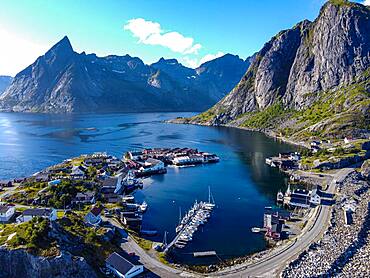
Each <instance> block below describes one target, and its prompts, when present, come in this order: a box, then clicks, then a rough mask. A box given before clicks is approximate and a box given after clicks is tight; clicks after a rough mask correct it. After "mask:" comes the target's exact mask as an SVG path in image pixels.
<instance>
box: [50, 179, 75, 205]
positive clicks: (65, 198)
mask: <svg viewBox="0 0 370 278" xmlns="http://www.w3.org/2000/svg"><path fill="white" fill-rule="evenodd" d="M77 192H78V190H77V188H76V186H75V185H74V184H73V183H72V182H71V181H69V180H62V181H61V183H60V184H59V185H55V186H51V187H50V189H49V190H48V194H51V195H52V196H51V198H49V200H48V206H49V207H53V208H63V207H64V206H66V205H69V204H70V203H71V201H72V198H73V197H74V196H75V195H76V194H77Z"/></svg>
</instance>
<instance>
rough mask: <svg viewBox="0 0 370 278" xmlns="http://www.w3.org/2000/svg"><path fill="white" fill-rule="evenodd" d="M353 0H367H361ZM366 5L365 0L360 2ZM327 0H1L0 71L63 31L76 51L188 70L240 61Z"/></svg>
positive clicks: (16, 67) (12, 70)
mask: <svg viewBox="0 0 370 278" xmlns="http://www.w3.org/2000/svg"><path fill="white" fill-rule="evenodd" d="M358 2H362V3H364V1H363V0H358ZM365 2H366V3H365V4H369V5H370V0H365ZM324 3H325V0H283V1H278V0H265V1H260V0H248V1H246V0H207V1H206V0H198V1H195V0H193V1H180V0H176V1H173V0H104V1H101V0H63V1H56V0H1V1H0V75H11V76H14V75H15V74H17V73H18V72H19V71H21V70H22V69H24V68H25V67H27V66H28V65H30V64H31V63H33V62H34V61H35V60H36V59H37V57H39V56H41V55H43V54H44V53H45V52H46V51H47V50H48V49H49V48H50V47H51V46H52V45H54V44H55V43H57V42H58V41H59V40H60V39H62V38H63V37H64V36H65V35H67V36H68V38H69V39H70V41H71V43H72V46H73V48H74V50H75V51H77V52H82V51H85V52H86V53H96V54H97V55H98V56H106V55H109V54H115V55H125V54H129V55H131V56H136V57H140V58H141V59H142V60H143V61H144V62H145V63H147V64H150V63H153V62H156V61H157V60H159V58H161V57H164V58H176V59H178V60H179V62H181V63H183V64H184V65H186V66H189V67H197V66H198V65H200V64H201V63H202V62H205V61H207V60H211V59H213V58H216V57H218V56H222V55H224V54H226V53H231V54H236V55H239V56H240V57H241V58H243V59H245V58H247V57H248V56H250V55H252V54H253V53H255V52H256V51H258V50H260V49H261V48H262V46H263V44H264V43H265V42H267V41H268V40H269V39H270V38H271V37H273V36H274V35H275V34H277V33H278V32H279V31H281V30H283V29H288V28H291V27H292V26H294V25H295V24H296V23H298V22H300V21H302V20H304V19H309V20H314V19H315V18H316V16H317V15H318V13H319V10H320V7H321V6H322V5H323V4H324Z"/></svg>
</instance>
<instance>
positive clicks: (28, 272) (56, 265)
mask: <svg viewBox="0 0 370 278" xmlns="http://www.w3.org/2000/svg"><path fill="white" fill-rule="evenodd" d="M0 277H1V278H19V277H28V278H49V277H55V278H94V277H97V275H96V273H95V272H94V270H93V269H92V268H91V267H90V266H89V265H88V264H87V263H86V261H85V260H84V259H83V258H81V257H74V256H71V255H70V254H68V253H62V254H61V255H60V256H58V257H53V258H44V257H38V256H34V255H31V254H29V253H27V252H25V251H23V250H7V249H3V248H2V249H0Z"/></svg>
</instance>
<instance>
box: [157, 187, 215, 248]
mask: <svg viewBox="0 0 370 278" xmlns="http://www.w3.org/2000/svg"><path fill="white" fill-rule="evenodd" d="M208 190H209V197H208V202H199V203H198V202H197V201H195V202H194V204H193V206H192V207H191V208H190V210H189V211H188V212H187V213H186V214H185V216H184V217H183V218H181V210H180V217H179V224H178V226H177V227H176V233H177V235H176V237H175V238H174V239H173V241H172V242H171V243H170V244H168V245H167V246H166V247H165V250H164V252H167V251H168V250H169V249H170V248H171V247H172V246H174V247H176V248H178V249H182V248H184V247H185V246H186V245H187V244H188V242H189V241H192V240H193V235H194V233H195V232H196V231H197V230H198V229H199V227H200V226H201V225H205V224H206V223H207V221H208V219H209V218H210V216H211V212H212V210H213V209H214V207H215V203H214V199H213V197H212V195H211V189H210V187H209V188H208Z"/></svg>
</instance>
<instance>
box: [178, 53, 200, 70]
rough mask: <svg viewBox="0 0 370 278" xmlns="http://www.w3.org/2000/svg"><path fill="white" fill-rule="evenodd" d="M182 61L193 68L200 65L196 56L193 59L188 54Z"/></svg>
mask: <svg viewBox="0 0 370 278" xmlns="http://www.w3.org/2000/svg"><path fill="white" fill-rule="evenodd" d="M182 62H183V63H184V65H185V66H187V67H190V68H193V69H195V68H197V67H198V65H199V63H198V59H196V58H194V59H192V58H189V57H187V56H185V57H183V58H182Z"/></svg>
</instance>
